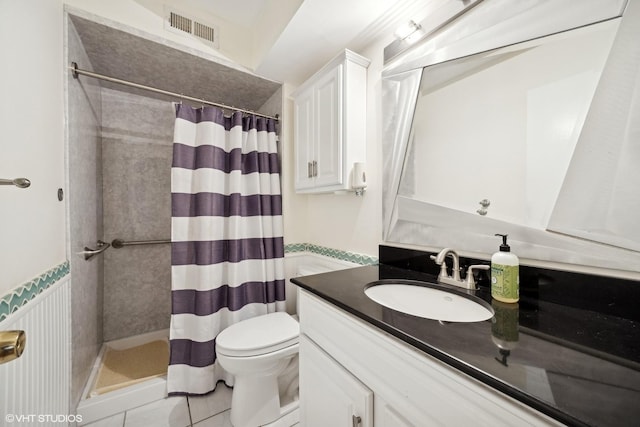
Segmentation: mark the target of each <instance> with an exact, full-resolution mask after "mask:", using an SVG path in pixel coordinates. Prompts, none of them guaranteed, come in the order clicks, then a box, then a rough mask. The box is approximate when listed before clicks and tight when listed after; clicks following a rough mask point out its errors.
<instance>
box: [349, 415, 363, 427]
mask: <svg viewBox="0 0 640 427" xmlns="http://www.w3.org/2000/svg"><path fill="white" fill-rule="evenodd" d="M360 423H362V418H360V417H359V416H357V415H352V416H351V424H352V426H353V427H358V426H359V425H360Z"/></svg>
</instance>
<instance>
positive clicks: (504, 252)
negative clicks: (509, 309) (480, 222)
mask: <svg viewBox="0 0 640 427" xmlns="http://www.w3.org/2000/svg"><path fill="white" fill-rule="evenodd" d="M496 236H501V237H502V244H501V245H500V251H499V252H496V253H494V254H493V256H492V257H491V296H492V297H493V298H494V299H496V300H498V301H502V302H506V303H514V302H518V300H519V299H520V262H519V261H518V257H517V256H516V255H514V254H512V253H511V248H510V247H509V245H507V235H506V234H496Z"/></svg>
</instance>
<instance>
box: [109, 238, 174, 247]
mask: <svg viewBox="0 0 640 427" xmlns="http://www.w3.org/2000/svg"><path fill="white" fill-rule="evenodd" d="M162 243H171V240H169V239H165V240H131V241H126V240H122V239H114V240H113V241H112V242H111V246H113V247H114V248H116V249H120V248H123V247H125V246H134V245H160V244H162Z"/></svg>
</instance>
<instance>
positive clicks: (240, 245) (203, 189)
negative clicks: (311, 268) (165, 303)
mask: <svg viewBox="0 0 640 427" xmlns="http://www.w3.org/2000/svg"><path fill="white" fill-rule="evenodd" d="M171 210H172V213H171V241H172V243H171V264H172V266H171V277H172V285H171V295H172V297H171V298H172V314H171V329H170V340H171V341H170V342H171V345H170V348H171V356H170V361H169V371H168V390H169V393H170V394H206V393H208V392H210V391H211V390H213V389H214V388H215V386H216V382H218V381H219V380H224V381H225V382H226V383H227V384H228V385H233V378H232V376H231V375H229V374H228V373H227V372H225V371H224V370H223V369H222V368H221V367H220V366H219V364H218V363H217V362H216V354H215V340H216V336H217V335H218V334H219V333H220V332H221V331H222V330H223V329H225V328H226V327H228V326H230V325H232V324H233V323H236V322H239V321H241V320H244V319H248V318H250V317H254V316H258V315H262V314H267V313H271V312H274V311H283V310H284V300H285V294H284V292H285V282H284V240H283V229H282V228H283V226H282V197H281V190H280V168H279V162H278V154H277V147H276V135H275V123H274V121H273V120H271V119H264V118H256V117H255V116H249V117H243V116H242V114H241V113H239V112H237V113H234V114H233V115H232V116H231V117H225V116H224V114H223V112H222V111H221V110H220V109H218V108H216V107H204V108H198V109H195V108H192V107H189V106H187V105H182V104H179V105H176V122H175V133H174V144H173V165H172V168H171Z"/></svg>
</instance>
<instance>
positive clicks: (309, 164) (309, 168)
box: [307, 162, 311, 178]
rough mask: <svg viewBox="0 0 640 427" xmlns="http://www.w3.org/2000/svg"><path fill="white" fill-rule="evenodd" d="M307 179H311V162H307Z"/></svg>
mask: <svg viewBox="0 0 640 427" xmlns="http://www.w3.org/2000/svg"><path fill="white" fill-rule="evenodd" d="M307 178H311V162H307Z"/></svg>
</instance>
